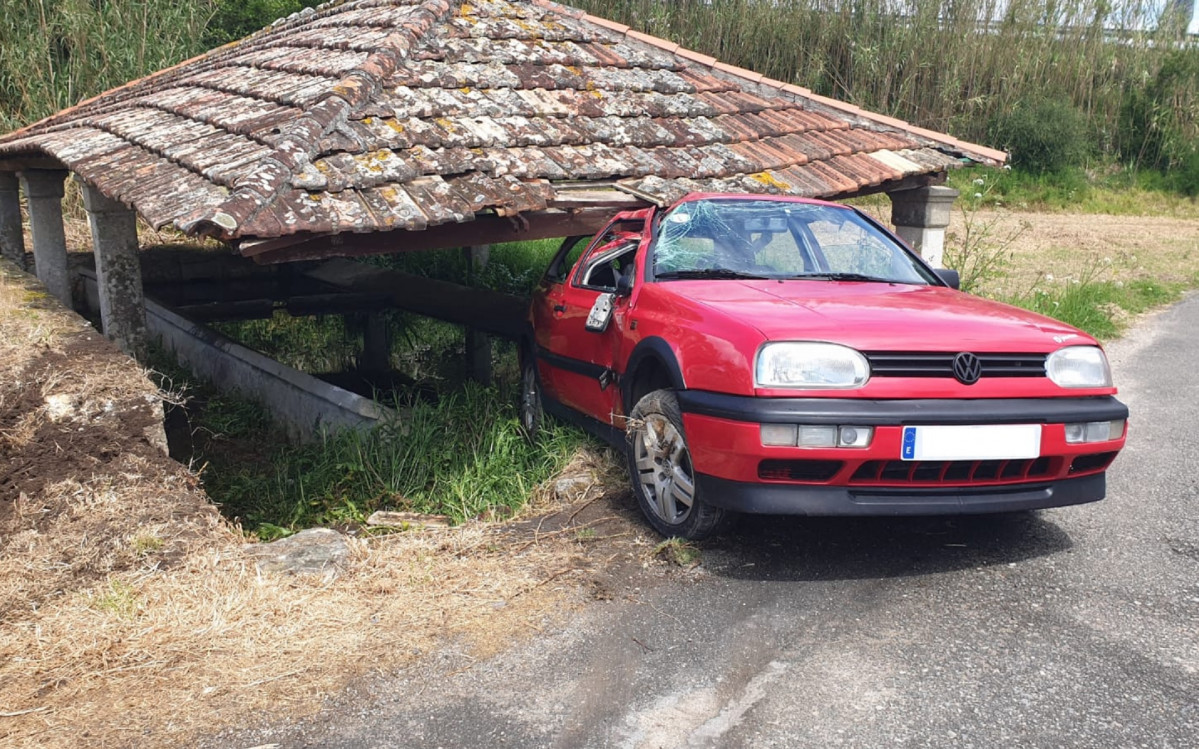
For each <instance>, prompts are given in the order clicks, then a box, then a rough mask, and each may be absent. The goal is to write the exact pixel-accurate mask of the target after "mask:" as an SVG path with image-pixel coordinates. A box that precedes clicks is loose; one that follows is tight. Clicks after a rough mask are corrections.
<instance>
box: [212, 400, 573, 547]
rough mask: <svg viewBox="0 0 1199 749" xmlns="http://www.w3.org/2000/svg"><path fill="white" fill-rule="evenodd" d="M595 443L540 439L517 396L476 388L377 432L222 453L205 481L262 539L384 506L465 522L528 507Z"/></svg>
mask: <svg viewBox="0 0 1199 749" xmlns="http://www.w3.org/2000/svg"><path fill="white" fill-rule="evenodd" d="M585 440H586V438H585V437H584V436H583V435H582V434H581V433H580V432H577V431H576V430H573V429H570V428H568V427H565V426H560V425H551V426H549V427H548V428H547V429H545V430H544V431H543V432H542V433H541V434H540V435H539V436H538V438H537V439H536V440H535V441H533V442H530V441H528V440H526V439H525V438H524V437H523V435H522V433H521V431H520V429H519V426H518V421H517V415H516V406H515V394H514V393H512V392H508V391H507V390H506V389H500V388H484V387H480V386H477V385H474V384H470V383H468V384H467V385H465V386H464V387H463V389H462V390H460V391H458V392H455V393H451V394H449V395H447V396H444V397H443V398H441V400H440V401H439V402H438V403H436V404H430V403H425V402H421V401H417V402H416V403H415V405H413V406H412V407H411V408H410V409H408V410H406V411H405V412H404V413H403V415H402V416H401V418H400V419H399V420H397V421H396V422H395V423H391V424H383V425H381V426H379V427H377V428H375V429H372V430H370V431H345V432H340V433H338V434H336V435H332V436H326V437H325V438H324V439H322V440H321V441H319V442H316V443H313V444H309V445H299V446H291V445H283V444H280V445H279V446H278V447H277V448H275V449H272V450H271V451H270V452H269V453H268V454H267V455H266V456H265V458H266V459H265V460H264V461H260V462H254V463H244V462H241V461H240V460H239V456H238V455H237V454H235V453H234V454H229V453H225V454H224V455H218V456H214V458H213V460H212V462H211V463H210V464H209V467H208V469H207V470H206V471H205V472H204V474H203V479H204V486H205V489H206V490H207V491H208V493H209V495H210V496H211V497H212V498H213V499H214V500H215V501H217V502H219V503H220V504H221V505H222V507H223V510H224V512H225V514H226V515H227V516H230V517H235V518H238V519H240V520H241V522H242V523H243V526H244V527H245V528H246V529H247V530H248V531H251V532H256V533H258V534H259V535H260V536H266V537H270V536H275V535H281V534H282V533H285V532H288V531H293V530H297V529H300V528H307V527H312V526H320V525H338V524H344V523H361V522H363V521H365V519H366V518H367V516H369V515H370V514H371V513H372V512H374V511H375V510H382V509H386V510H405V511H410V512H422V513H434V514H440V515H448V516H449V517H451V518H452V519H453V520H454V521H455V522H461V521H463V520H466V519H469V518H473V517H477V516H480V515H491V516H496V515H498V516H501V517H502V516H507V515H509V514H511V513H513V512H515V511H517V510H519V509H520V508H521V507H523V506H524V504H525V503H526V502H527V501H528V499H529V497H530V495H531V494H532V492H533V489H534V487H536V486H537V484H538V483H540V482H542V481H544V480H545V479H547V478H549V477H550V476H552V475H553V474H554V473H555V472H557V471H558V470H560V469H561V468H562V467H563V466H564V465H565V464H566V462H567V461H568V460H569V459H570V457H571V456H572V455H573V454H574V452H575V450H576V449H578V448H579V447H580V446H582V445H583V444H584V442H585Z"/></svg>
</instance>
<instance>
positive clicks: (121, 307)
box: [83, 185, 146, 359]
mask: <svg viewBox="0 0 1199 749" xmlns="http://www.w3.org/2000/svg"><path fill="white" fill-rule="evenodd" d="M83 207H84V208H86V209H87V218H88V223H89V224H91V227H92V247H93V248H94V251H95V253H96V284H97V286H98V287H99V292H100V320H101V322H102V323H103V324H104V335H106V336H108V338H110V339H111V340H113V341H116V344H117V345H118V346H120V347H121V350H122V351H124V352H125V353H127V354H129V355H130V356H132V357H134V358H137V359H140V358H143V357H144V356H145V353H146V302H145V297H144V296H143V292H142V268H141V258H140V257H139V255H138V251H137V215H136V214H135V213H134V212H133V211H132V210H130V209H129V208H126V207H125V205H124V204H123V203H119V202H117V201H115V200H110V199H108V198H106V197H104V196H103V195H101V194H100V192H98V191H97V190H96V189H95V188H93V187H91V186H89V185H84V186H83Z"/></svg>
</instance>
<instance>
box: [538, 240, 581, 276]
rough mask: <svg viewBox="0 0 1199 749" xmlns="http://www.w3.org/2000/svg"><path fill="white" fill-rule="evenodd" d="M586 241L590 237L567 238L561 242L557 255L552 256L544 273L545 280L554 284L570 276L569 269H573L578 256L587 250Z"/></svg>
mask: <svg viewBox="0 0 1199 749" xmlns="http://www.w3.org/2000/svg"><path fill="white" fill-rule="evenodd" d="M588 239H590V237H588V236H586V235H582V236H578V237H567V238H566V239H565V240H563V241H562V246H561V247H559V248H558V253H557V254H556V255H554V259H553V260H552V261H551V262H550V267H549V268H547V269H546V271H545V280H546V281H548V282H550V283H555V284H557V283H563V282H565V281H566V277H567V276H569V275H570V269H571V268H573V267H575V263H576V262H578V260H579V256H581V255H582V254H583V250H585V249H586V248H587V245H588V242H587V240H588Z"/></svg>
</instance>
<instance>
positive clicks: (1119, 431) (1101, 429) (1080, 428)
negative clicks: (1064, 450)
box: [1065, 419, 1124, 445]
mask: <svg viewBox="0 0 1199 749" xmlns="http://www.w3.org/2000/svg"><path fill="white" fill-rule="evenodd" d="M1065 427H1066V442H1069V443H1071V444H1075V445H1076V444H1079V443H1085V442H1107V441H1108V440H1118V439H1120V438H1121V437H1123V436H1124V420H1123V419H1118V420H1116V421H1088V422H1084V423H1081V424H1066V425H1065Z"/></svg>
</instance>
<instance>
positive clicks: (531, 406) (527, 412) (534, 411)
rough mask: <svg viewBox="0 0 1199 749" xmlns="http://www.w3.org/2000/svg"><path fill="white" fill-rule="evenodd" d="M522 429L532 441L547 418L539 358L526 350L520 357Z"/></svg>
mask: <svg viewBox="0 0 1199 749" xmlns="http://www.w3.org/2000/svg"><path fill="white" fill-rule="evenodd" d="M519 412H520V429H521V431H522V432H524V435H525V438H526V439H528V440H529V441H530V442H531V441H533V440H534V439H536V438H537V433H538V432H539V431H541V423H542V421H544V420H545V408H544V406H542V404H541V379H540V378H539V377H538V375H537V360H536V358H534V356H533V354H532V353H530V352H526V353H525V354H524V355H522V356H521V358H520V404H519Z"/></svg>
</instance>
